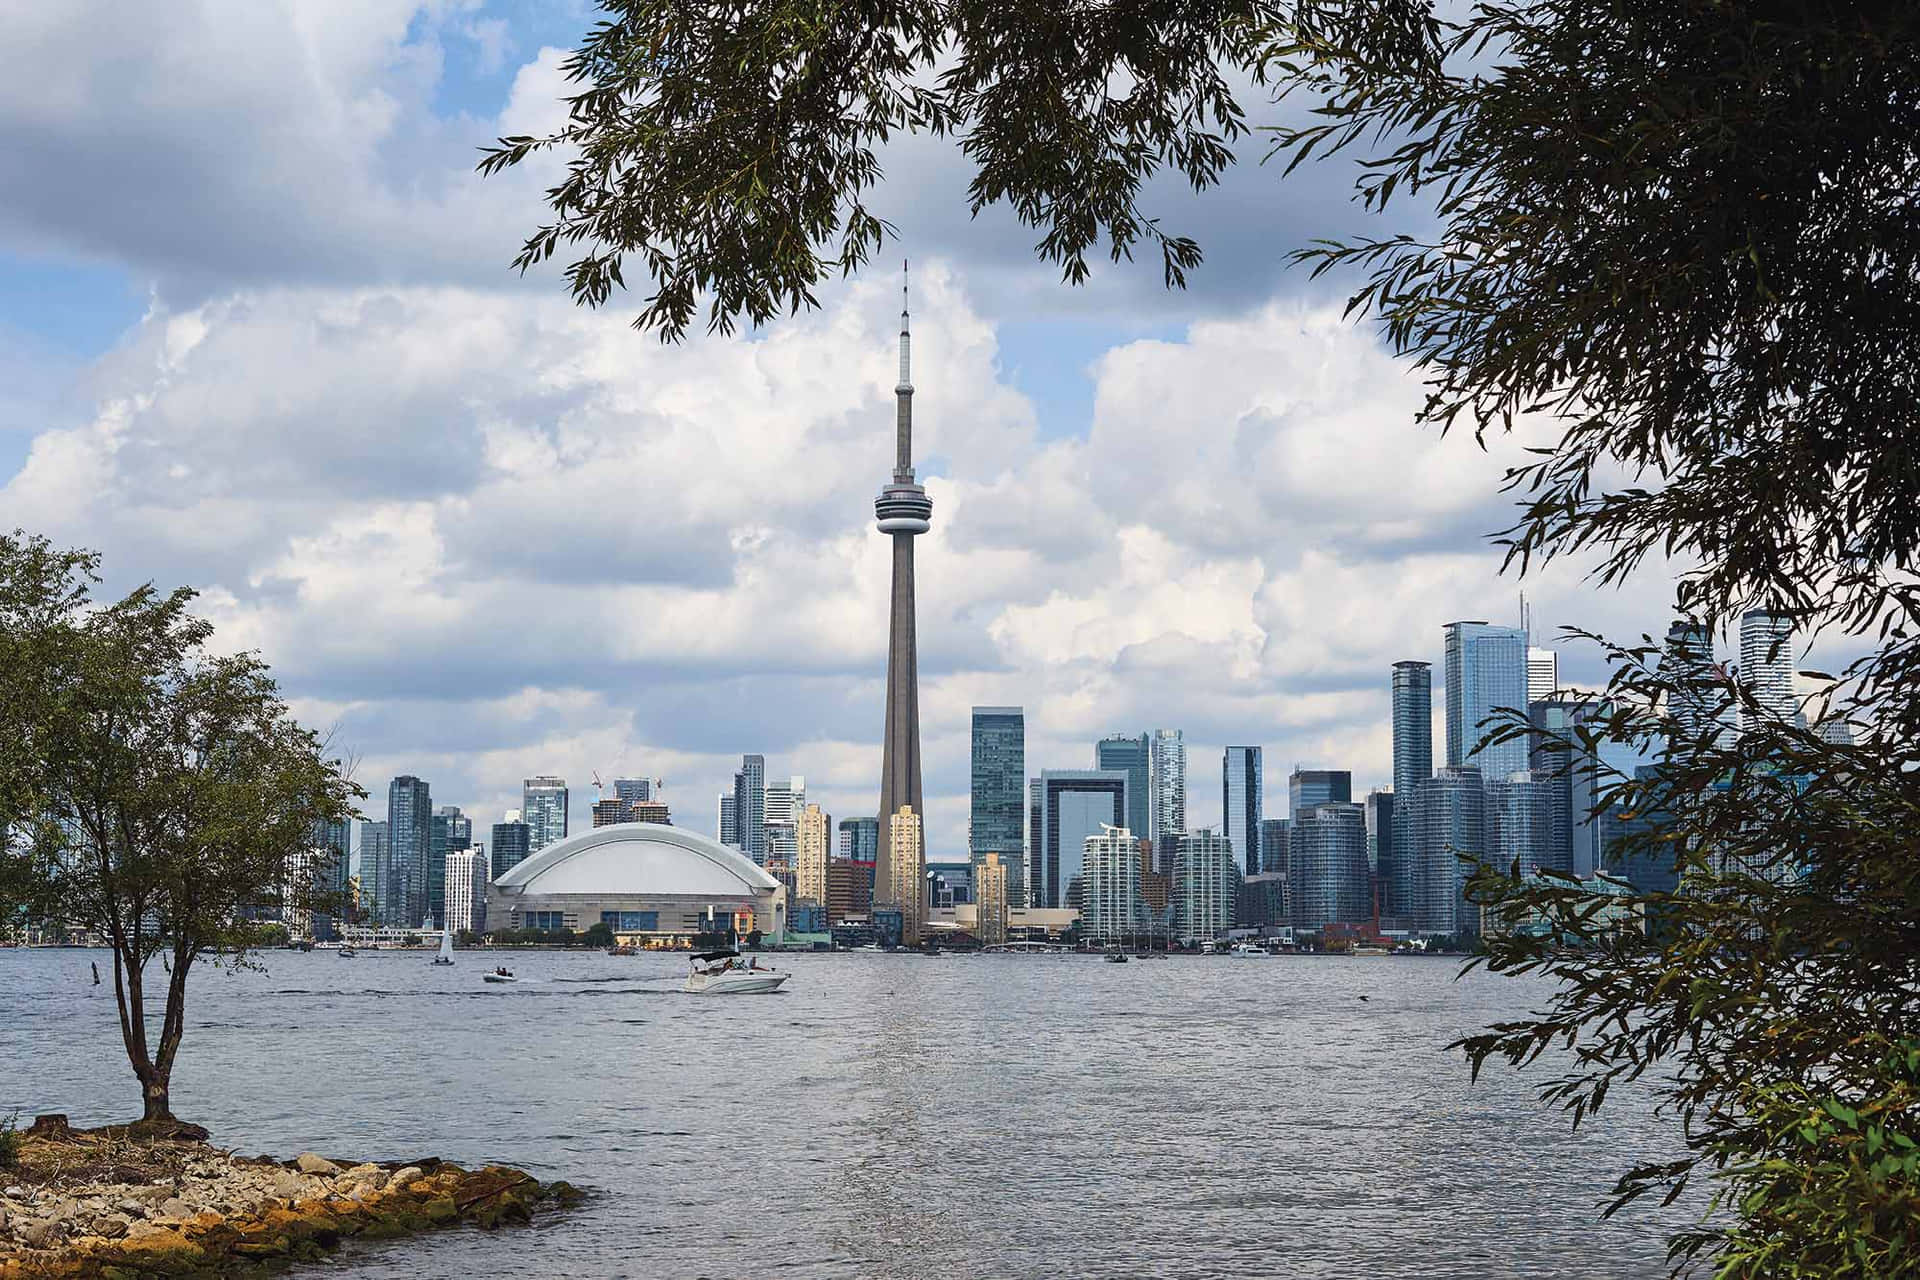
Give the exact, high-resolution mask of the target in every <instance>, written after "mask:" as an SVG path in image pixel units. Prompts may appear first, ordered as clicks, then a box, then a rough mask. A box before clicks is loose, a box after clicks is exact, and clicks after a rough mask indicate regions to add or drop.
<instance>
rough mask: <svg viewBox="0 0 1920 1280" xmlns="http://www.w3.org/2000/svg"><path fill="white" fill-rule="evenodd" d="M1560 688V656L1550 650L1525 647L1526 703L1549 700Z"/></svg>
mask: <svg viewBox="0 0 1920 1280" xmlns="http://www.w3.org/2000/svg"><path fill="white" fill-rule="evenodd" d="M1559 687H1560V655H1559V654H1557V653H1555V652H1554V651H1553V650H1552V649H1542V648H1540V647H1538V646H1537V645H1528V646H1527V702H1528V703H1529V704H1532V703H1535V702H1540V701H1542V700H1544V699H1547V698H1551V697H1552V696H1553V694H1554V691H1555V690H1556V689H1558V688H1559Z"/></svg>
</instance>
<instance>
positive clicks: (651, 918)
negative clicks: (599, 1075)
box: [486, 823, 786, 945]
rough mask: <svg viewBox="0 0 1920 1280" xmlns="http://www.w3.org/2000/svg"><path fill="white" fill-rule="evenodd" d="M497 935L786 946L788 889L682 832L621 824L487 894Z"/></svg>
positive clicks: (542, 857) (541, 857) (554, 852)
mask: <svg viewBox="0 0 1920 1280" xmlns="http://www.w3.org/2000/svg"><path fill="white" fill-rule="evenodd" d="M486 910H487V921H488V924H489V926H490V927H491V928H493V929H495V930H503V929H543V930H556V931H557V930H572V931H574V932H576V933H584V932H585V931H586V930H588V929H590V928H592V927H593V926H594V925H596V924H605V925H607V926H608V927H609V928H611V929H612V930H613V932H614V934H615V935H616V936H618V937H620V938H622V939H624V940H629V941H637V942H641V943H654V944H660V945H667V944H673V943H688V942H692V941H693V939H694V938H695V937H696V936H698V935H700V934H704V933H710V932H714V931H720V930H725V929H727V928H732V929H734V930H736V931H738V932H740V933H743V934H744V933H746V932H748V931H750V930H753V929H759V930H761V931H762V933H763V934H765V935H766V937H767V938H768V939H769V940H770V941H775V942H778V941H779V940H780V938H781V936H782V934H783V933H784V932H785V927H786V920H785V913H786V904H785V901H784V895H782V894H780V893H779V883H778V882H777V881H776V880H775V879H774V878H773V877H772V876H771V875H768V874H767V872H766V871H765V870H764V869H763V868H761V867H758V866H756V865H754V864H753V863H752V862H750V861H749V860H748V859H747V858H746V857H744V856H743V855H742V854H741V853H740V851H739V850H737V849H729V848H727V847H726V846H725V845H722V844H720V843H719V842H718V841H715V840H709V839H708V838H707V837H705V836H703V835H697V834H695V833H693V832H691V831H686V830H683V829H681V828H678V827H663V826H660V825H658V824H657V823H622V824H620V825H618V826H612V827H602V828H600V829H599V830H597V831H583V832H581V833H580V834H579V835H576V836H571V837H569V838H568V839H565V840H561V841H559V842H557V843H555V844H551V845H548V846H547V847H546V848H545V849H542V850H540V851H539V852H538V853H535V854H533V855H531V856H530V857H528V858H527V859H526V860H525V861H523V862H520V863H518V864H516V865H515V866H513V867H511V868H509V869H508V871H507V872H506V874H504V875H502V876H498V877H496V878H495V880H494V883H493V884H492V885H491V886H490V887H489V888H488V890H487V906H486Z"/></svg>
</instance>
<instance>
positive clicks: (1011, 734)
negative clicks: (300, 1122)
mask: <svg viewBox="0 0 1920 1280" xmlns="http://www.w3.org/2000/svg"><path fill="white" fill-rule="evenodd" d="M970 755H971V761H972V781H971V786H970V788H969V792H968V795H969V800H968V811H967V854H968V856H969V857H970V858H971V859H972V860H973V862H974V864H975V866H976V867H977V866H978V865H979V864H980V863H981V861H982V860H984V859H985V857H986V855H988V854H989V853H997V854H999V855H1000V864H1001V866H1002V867H1003V868H1004V869H1005V872H1006V877H1007V880H1008V882H1009V885H1008V887H1009V890H1010V891H1014V892H1022V893H1023V892H1024V890H1025V886H1026V874H1025V864H1026V818H1027V815H1026V808H1025V797H1024V795H1023V784H1024V782H1025V780H1026V776H1027V718H1026V712H1025V711H1023V710H1022V709H1021V708H1019V707H975V708H974V709H973V728H972V749H971V752H970Z"/></svg>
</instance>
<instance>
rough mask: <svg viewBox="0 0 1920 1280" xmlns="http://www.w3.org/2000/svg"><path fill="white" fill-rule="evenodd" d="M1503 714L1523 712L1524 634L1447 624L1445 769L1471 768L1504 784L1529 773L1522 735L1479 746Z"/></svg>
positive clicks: (1476, 625) (1485, 626)
mask: <svg viewBox="0 0 1920 1280" xmlns="http://www.w3.org/2000/svg"><path fill="white" fill-rule="evenodd" d="M1502 709H1512V710H1516V711H1519V712H1522V713H1524V712H1525V711H1526V709H1527V633H1526V630H1525V629H1524V628H1522V627H1496V626H1494V625H1493V624H1491V623H1487V622H1449V623H1448V624H1447V764H1448V765H1449V766H1451V767H1453V768H1460V767H1462V766H1464V765H1473V766H1475V767H1476V768H1478V769H1479V770H1480V773H1481V775H1482V776H1483V777H1488V778H1504V777H1506V776H1507V775H1508V774H1510V773H1518V772H1519V771H1520V770H1522V769H1525V768H1526V767H1527V742H1526V736H1525V735H1524V734H1523V735H1521V736H1519V737H1515V738H1509V739H1507V740H1506V741H1504V742H1496V743H1492V744H1490V745H1488V746H1486V747H1484V748H1481V747H1480V746H1479V742H1480V739H1481V736H1482V735H1483V734H1485V733H1486V732H1487V730H1488V729H1490V728H1492V727H1493V726H1491V725H1483V724H1482V722H1483V721H1485V720H1486V719H1487V718H1488V717H1489V716H1492V715H1493V714H1494V713H1495V712H1496V711H1498V710H1502Z"/></svg>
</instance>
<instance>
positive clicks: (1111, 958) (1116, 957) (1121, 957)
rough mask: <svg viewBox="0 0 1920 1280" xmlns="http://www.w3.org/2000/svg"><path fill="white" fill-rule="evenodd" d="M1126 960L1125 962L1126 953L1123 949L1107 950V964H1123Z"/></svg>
mask: <svg viewBox="0 0 1920 1280" xmlns="http://www.w3.org/2000/svg"><path fill="white" fill-rule="evenodd" d="M1126 962H1127V953H1126V952H1124V951H1109V952H1107V963H1108V964H1125V963H1126Z"/></svg>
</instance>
